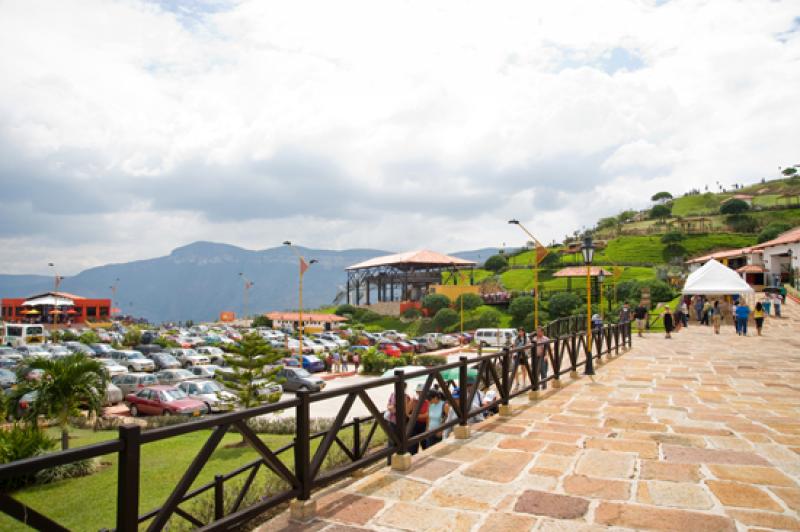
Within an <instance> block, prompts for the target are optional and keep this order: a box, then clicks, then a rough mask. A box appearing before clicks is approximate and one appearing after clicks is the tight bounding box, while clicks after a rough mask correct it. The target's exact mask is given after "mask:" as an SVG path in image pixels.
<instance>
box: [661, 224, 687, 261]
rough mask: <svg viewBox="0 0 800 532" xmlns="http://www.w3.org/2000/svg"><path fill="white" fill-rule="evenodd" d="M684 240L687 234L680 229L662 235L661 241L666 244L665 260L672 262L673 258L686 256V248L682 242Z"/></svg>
mask: <svg viewBox="0 0 800 532" xmlns="http://www.w3.org/2000/svg"><path fill="white" fill-rule="evenodd" d="M684 240H686V235H684V234H683V233H681V232H679V231H670V232H668V233H665V234H664V235H662V237H661V243H662V244H666V246H665V247H664V250H663V251H662V256H663V257H664V261H665V262H670V261H671V260H672V259H675V258H682V257H685V256H686V253H687V251H686V248H685V247H683V245H681V242H683V241H684Z"/></svg>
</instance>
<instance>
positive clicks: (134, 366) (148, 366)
mask: <svg viewBox="0 0 800 532" xmlns="http://www.w3.org/2000/svg"><path fill="white" fill-rule="evenodd" d="M111 358H112V360H116V361H117V362H118V363H119V365H120V366H125V367H126V368H128V371H131V372H133V371H155V370H156V364H155V362H153V361H152V360H150V359H149V358H147V357H146V356H144V355H143V354H141V353H140V352H139V351H128V350H126V351H112V352H111Z"/></svg>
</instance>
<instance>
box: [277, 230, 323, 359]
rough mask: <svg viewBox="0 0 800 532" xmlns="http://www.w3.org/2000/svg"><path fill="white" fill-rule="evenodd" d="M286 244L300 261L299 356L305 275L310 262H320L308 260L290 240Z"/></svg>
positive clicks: (301, 343) (301, 350) (301, 342)
mask: <svg viewBox="0 0 800 532" xmlns="http://www.w3.org/2000/svg"><path fill="white" fill-rule="evenodd" d="M283 245H284V246H289V249H291V250H292V251H294V253H295V255H297V258H298V260H299V261H300V291H299V295H298V306H299V307H300V308H299V311H298V313H297V322H298V327H297V330H298V344H299V355H298V356H299V357H301V359H302V356H303V275H304V274H305V273H306V270H307V269H308V266H309V265H310V264H315V263H317V262H319V261H318V260H317V259H311V260H310V261H308V262H306V260H305V259H304V258H303V256H302V255H300V252H299V251H297V249H296V248H295V247H294V246H293V245H292V243H291V242H290V241H289V240H286V241H285V242H284V243H283Z"/></svg>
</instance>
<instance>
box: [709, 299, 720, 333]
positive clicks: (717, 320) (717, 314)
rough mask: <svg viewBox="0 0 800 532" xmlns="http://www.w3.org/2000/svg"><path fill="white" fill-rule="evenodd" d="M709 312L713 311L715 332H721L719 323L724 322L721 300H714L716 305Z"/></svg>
mask: <svg viewBox="0 0 800 532" xmlns="http://www.w3.org/2000/svg"><path fill="white" fill-rule="evenodd" d="M709 312H710V313H711V323H712V324H713V325H714V334H719V325H720V323H722V316H721V315H720V305H719V300H717V301H714V306H713V307H711V310H710V311H709Z"/></svg>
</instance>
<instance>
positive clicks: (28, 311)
mask: <svg viewBox="0 0 800 532" xmlns="http://www.w3.org/2000/svg"><path fill="white" fill-rule="evenodd" d="M20 314H27V315H31V314H41V312H39V311H38V310H36V309H30V310H23V311H22V312H21V313H20Z"/></svg>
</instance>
